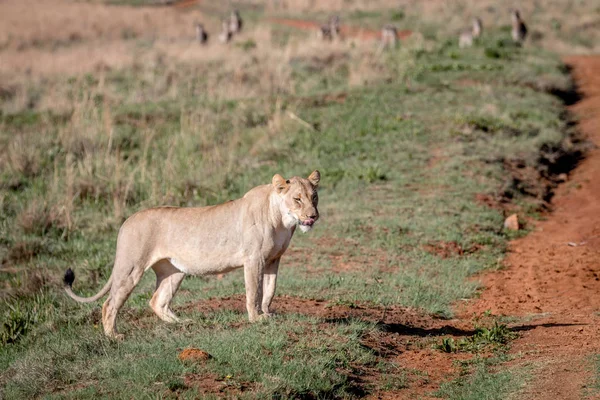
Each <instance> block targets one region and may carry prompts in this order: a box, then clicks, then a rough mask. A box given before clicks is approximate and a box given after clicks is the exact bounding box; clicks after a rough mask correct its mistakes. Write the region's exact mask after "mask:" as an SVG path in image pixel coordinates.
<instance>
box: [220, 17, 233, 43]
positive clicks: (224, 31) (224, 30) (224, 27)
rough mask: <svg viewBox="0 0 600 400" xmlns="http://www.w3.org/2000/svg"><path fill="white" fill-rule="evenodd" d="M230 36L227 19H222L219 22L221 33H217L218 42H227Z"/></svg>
mask: <svg viewBox="0 0 600 400" xmlns="http://www.w3.org/2000/svg"><path fill="white" fill-rule="evenodd" d="M231 36H232V34H231V31H230V30H229V20H223V22H222V23H221V33H219V42H221V43H229V41H230V40H231Z"/></svg>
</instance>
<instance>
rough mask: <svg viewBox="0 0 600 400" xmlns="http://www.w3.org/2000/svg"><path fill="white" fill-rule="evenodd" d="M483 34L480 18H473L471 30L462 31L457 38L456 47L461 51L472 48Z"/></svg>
mask: <svg viewBox="0 0 600 400" xmlns="http://www.w3.org/2000/svg"><path fill="white" fill-rule="evenodd" d="M482 33H483V23H482V22H481V19H480V18H477V17H475V18H473V23H472V25H471V29H467V30H464V31H462V32H461V33H460V35H459V36H458V47H460V48H461V49H463V48H465V47H471V46H473V43H474V42H475V40H476V39H477V38H479V37H480V36H481V34H482Z"/></svg>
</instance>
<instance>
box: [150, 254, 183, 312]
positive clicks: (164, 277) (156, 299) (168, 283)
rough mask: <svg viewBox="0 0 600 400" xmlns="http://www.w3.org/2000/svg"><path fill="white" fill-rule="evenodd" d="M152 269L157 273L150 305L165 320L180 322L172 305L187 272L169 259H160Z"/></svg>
mask: <svg viewBox="0 0 600 400" xmlns="http://www.w3.org/2000/svg"><path fill="white" fill-rule="evenodd" d="M152 269H153V270H154V272H155V273H156V291H155V292H154V295H153V296H152V299H151V300H150V307H152V310H154V312H155V313H156V315H158V317H159V318H160V319H162V320H163V321H165V322H179V318H177V316H176V315H175V313H173V311H171V308H170V305H171V300H173V296H175V293H176V292H177V290H178V289H179V286H180V285H181V282H182V281H183V278H185V273H183V272H181V271H180V270H178V269H177V268H175V267H174V266H173V264H171V263H170V262H169V261H168V260H160V261H158V262H157V263H156V264H154V265H153V266H152Z"/></svg>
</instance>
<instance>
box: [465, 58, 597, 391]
mask: <svg viewBox="0 0 600 400" xmlns="http://www.w3.org/2000/svg"><path fill="white" fill-rule="evenodd" d="M566 62H567V63H568V64H570V65H571V66H572V68H573V74H574V77H575V79H576V82H577V84H578V87H579V89H580V91H581V93H582V94H583V99H582V100H581V101H580V102H578V103H576V104H575V105H573V106H571V111H573V112H574V113H575V114H577V115H578V116H579V117H580V118H581V120H580V122H579V128H580V130H581V132H582V133H583V134H584V135H585V136H586V139H588V140H590V141H592V142H594V143H595V144H599V143H600V112H599V111H598V110H600V75H599V74H598V73H597V71H599V70H600V57H570V58H567V59H566ZM599 174H600V150H598V149H592V150H590V151H589V154H588V157H587V158H586V159H585V160H584V161H582V162H581V165H580V166H579V168H577V169H576V170H574V171H573V172H572V173H571V175H570V176H569V179H568V182H567V183H566V184H563V185H561V186H560V187H558V188H557V190H556V191H555V196H554V198H553V199H552V200H553V202H552V204H553V209H554V212H553V213H552V214H550V215H548V218H547V220H545V221H540V222H538V223H537V224H536V226H535V230H534V232H532V233H531V234H530V235H528V236H527V237H524V238H522V239H519V240H516V241H514V242H512V243H511V245H510V252H509V255H508V257H507V259H506V266H507V268H506V269H504V270H502V271H498V272H494V273H490V274H487V275H485V276H483V277H482V280H483V284H484V287H485V290H484V291H483V292H482V294H481V297H480V299H479V300H476V301H472V302H470V303H469V304H468V306H467V307H466V308H464V309H463V310H462V314H463V315H470V314H471V313H480V312H482V311H484V310H491V311H492V312H493V313H495V314H505V315H516V316H527V315H535V314H538V315H542V316H544V317H543V318H541V319H539V323H540V324H541V325H539V326H538V328H536V329H532V330H528V331H526V332H524V333H523V335H522V337H521V338H520V339H519V340H517V341H516V342H515V346H514V350H513V351H514V352H522V354H523V358H522V359H521V361H519V362H521V363H537V364H538V365H543V367H542V368H539V369H538V370H537V374H536V377H535V380H534V381H533V382H532V383H531V384H530V385H528V387H527V389H526V391H525V394H524V395H523V396H524V397H522V398H531V399H534V398H535V399H539V398H560V399H578V398H580V397H581V396H582V391H583V390H584V388H585V385H586V383H587V382H589V379H591V377H590V376H589V370H588V365H587V363H588V362H589V360H588V357H589V356H590V355H591V354H594V353H598V352H600V344H599V343H598V341H597V337H598V334H599V333H600V318H598V317H597V316H596V315H595V313H596V312H597V311H598V310H600V264H599V262H598V260H600V246H599V245H600V202H598V199H599V198H600V181H599V180H598V179H597V177H598V176H599ZM550 327H551V328H552V329H549V328H550Z"/></svg>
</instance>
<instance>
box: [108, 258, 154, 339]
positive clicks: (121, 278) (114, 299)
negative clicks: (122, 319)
mask: <svg viewBox="0 0 600 400" xmlns="http://www.w3.org/2000/svg"><path fill="white" fill-rule="evenodd" d="M118 262H119V261H118V260H117V261H115V268H114V269H113V283H112V286H111V288H110V295H109V296H108V298H107V299H106V302H104V305H103V306H102V325H103V326H104V333H105V334H106V336H108V337H112V338H115V339H122V338H123V335H121V334H119V333H118V332H117V325H116V324H117V322H116V321H117V314H118V312H119V310H120V309H121V307H122V306H123V304H124V303H125V301H126V300H127V299H128V298H129V296H130V295H131V292H133V289H134V288H135V286H136V285H137V284H138V283H139V281H140V279H141V278H142V275H143V274H144V269H143V268H137V267H136V266H135V265H130V266H127V267H125V268H120V267H119V266H118V265H117V263H118Z"/></svg>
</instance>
